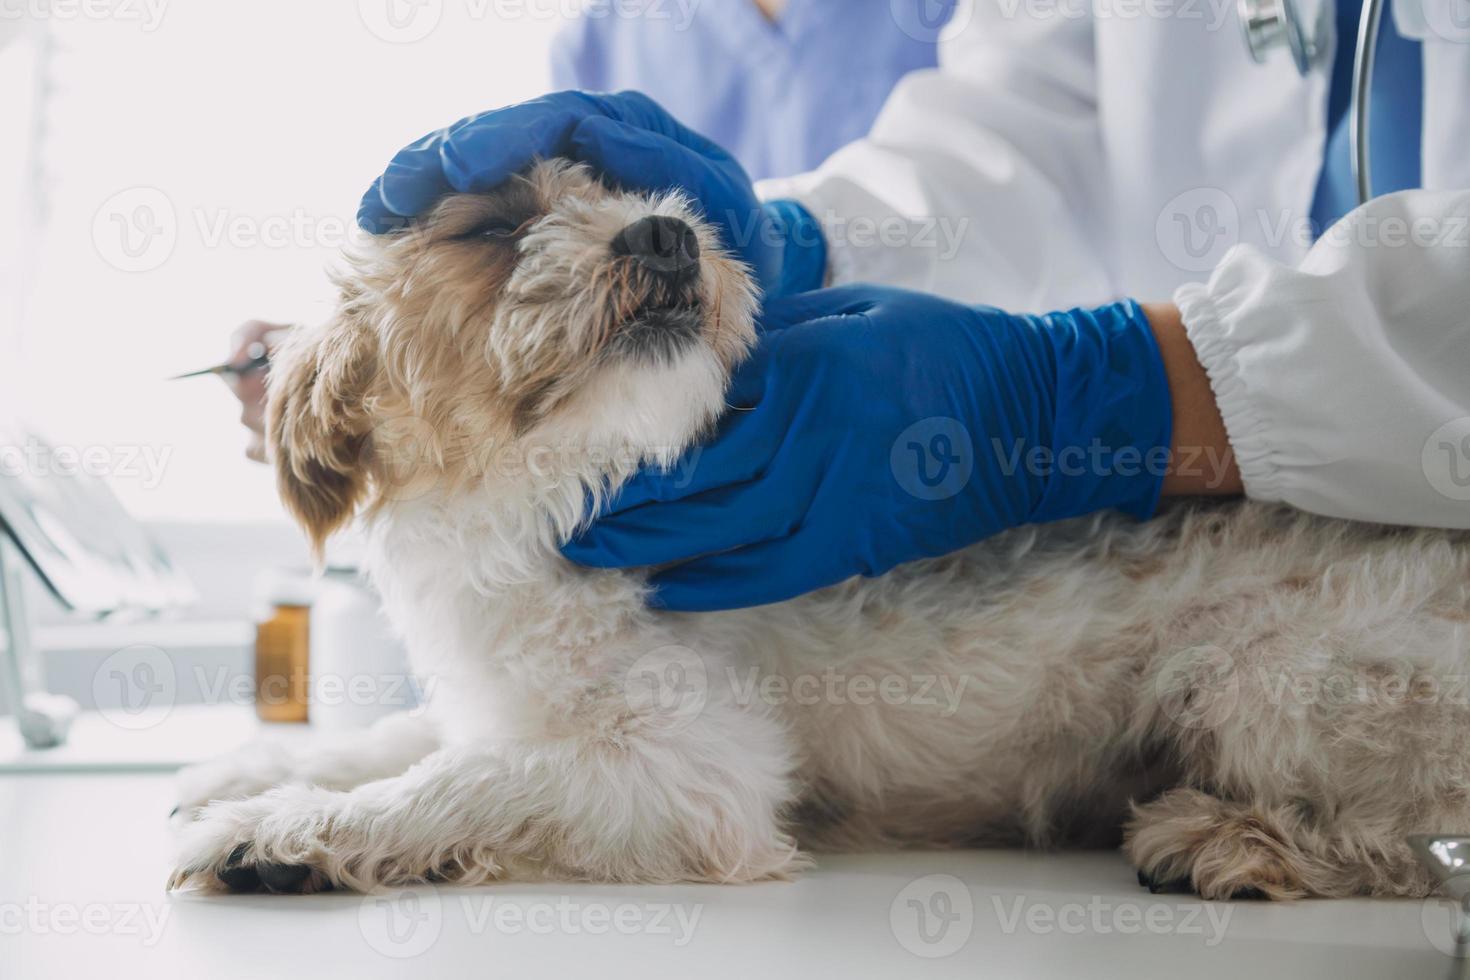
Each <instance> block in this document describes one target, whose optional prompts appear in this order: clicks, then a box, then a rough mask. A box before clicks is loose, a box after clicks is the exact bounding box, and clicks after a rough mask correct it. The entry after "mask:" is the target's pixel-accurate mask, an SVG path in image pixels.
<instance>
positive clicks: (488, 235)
mask: <svg viewBox="0 0 1470 980" xmlns="http://www.w3.org/2000/svg"><path fill="white" fill-rule="evenodd" d="M522 227H524V224H523V223H522V222H519V221H515V220H513V219H511V218H491V219H490V220H488V221H486V222H485V223H483V224H481V225H477V226H476V227H475V229H474V230H473V231H471V232H470V233H469V234H468V235H465V236H464V237H466V238H480V239H485V240H487V241H505V240H506V239H509V238H514V237H516V235H518V234H520V231H521V228H522Z"/></svg>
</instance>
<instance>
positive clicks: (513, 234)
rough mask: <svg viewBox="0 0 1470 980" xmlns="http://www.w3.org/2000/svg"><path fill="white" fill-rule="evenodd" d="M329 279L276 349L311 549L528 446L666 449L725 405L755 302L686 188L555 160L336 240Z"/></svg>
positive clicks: (598, 458)
mask: <svg viewBox="0 0 1470 980" xmlns="http://www.w3.org/2000/svg"><path fill="white" fill-rule="evenodd" d="M339 285H340V287H341V298H340V303H339V306H338V309H337V311H336V314H335V315H334V316H333V318H332V319H331V320H330V321H329V322H327V323H326V324H324V325H322V326H321V327H318V328H315V329H311V330H302V331H298V332H297V335H296V336H294V337H293V338H292V339H291V340H290V341H289V342H288V343H287V344H286V345H285V346H284V348H283V349H282V350H280V351H279V352H278V353H277V354H276V355H275V357H274V363H273V366H272V369H271V379H270V399H269V406H268V413H267V415H268V432H269V437H268V444H269V446H270V449H271V453H272V455H273V457H274V460H273V461H274V465H275V467H276V471H277V477H278V483H279V487H280V491H281V495H282V497H283V499H284V500H285V503H286V505H287V507H288V508H289V509H290V510H291V512H292V513H293V514H294V515H295V516H296V518H297V519H298V520H299V521H300V522H301V523H302V525H303V526H304V527H305V528H306V530H307V532H308V533H309V535H310V536H311V538H312V540H313V542H314V543H315V544H316V545H317V546H318V548H320V546H321V544H322V542H324V541H325V539H326V538H327V537H328V536H329V535H330V534H331V533H332V532H333V531H334V530H336V529H337V528H339V527H340V526H341V525H342V524H343V523H345V522H346V521H347V520H348V519H350V518H351V516H352V515H353V513H354V512H355V511H356V510H357V509H358V507H359V505H366V506H367V507H368V508H370V509H371V508H375V507H377V506H380V505H382V504H383V503H385V502H387V501H389V500H392V499H395V497H398V498H401V497H402V495H403V494H404V493H405V492H406V490H405V488H406V487H418V488H422V487H425V486H432V487H450V488H454V487H460V486H463V485H464V484H465V483H466V482H467V481H470V480H480V481H486V480H494V479H497V478H498V477H499V476H501V475H503V474H501V473H500V471H499V467H500V462H498V461H504V460H506V459H521V460H524V459H526V458H527V457H528V456H531V455H533V454H534V452H535V449H536V447H538V446H544V447H545V448H546V449H547V450H548V452H549V455H548V457H547V458H548V459H549V460H551V461H550V462H549V463H547V464H546V465H548V466H551V467H559V468H561V469H562V470H565V471H566V472H563V473H561V474H559V478H560V479H564V480H568V481H571V482H578V481H580V482H581V483H585V484H588V485H590V484H592V483H594V482H596V481H599V480H603V479H606V478H608V477H609V476H614V477H616V476H623V475H626V472H613V471H614V470H618V467H619V466H620V465H621V466H622V468H623V469H624V470H626V469H631V466H635V465H637V464H638V463H641V462H649V461H654V462H664V463H667V462H669V461H671V460H672V459H673V457H675V456H676V455H678V454H679V453H680V452H681V451H682V450H683V449H685V448H686V447H687V446H688V445H689V443H690V442H691V441H693V440H694V439H695V438H696V437H697V436H698V435H699V434H700V433H701V432H702V431H703V430H705V429H706V428H707V427H708V426H709V425H710V424H711V423H712V422H713V421H714V419H715V418H717V417H718V415H719V413H720V412H721V410H722V409H723V407H724V391H725V387H726V384H727V382H728V377H729V372H730V369H731V368H732V367H734V366H735V364H736V363H737V362H738V361H739V360H740V359H741V358H742V357H743V356H744V354H745V352H746V350H747V348H748V346H749V344H750V342H751V340H752V337H753V326H752V322H753V315H754V308H755V302H756V298H755V290H754V286H753V284H752V281H751V279H750V276H749V274H748V271H747V269H746V268H745V266H743V265H742V264H740V263H739V262H738V261H737V260H735V259H733V258H732V257H730V256H729V255H728V254H726V253H725V252H724V251H723V250H722V248H721V246H720V244H719V239H718V237H717V236H716V233H715V231H714V229H713V228H712V227H711V226H709V225H708V224H707V223H706V222H704V221H703V220H702V219H701V218H700V217H699V216H698V215H697V213H696V212H695V211H694V210H693V208H692V207H691V205H690V204H689V202H688V201H687V200H686V199H685V198H683V197H682V196H680V195H677V194H665V195H660V196H653V197H650V196H647V195H639V194H629V193H622V192H618V191H614V190H610V189H609V188H608V187H606V186H605V185H603V184H602V183H601V182H600V181H599V180H598V179H597V178H596V177H595V176H594V175H593V174H592V173H591V171H589V170H588V169H586V168H585V167H581V166H575V165H572V164H568V163H566V162H564V161H549V162H544V163H541V164H538V165H537V166H536V167H534V168H533V169H532V170H531V171H530V172H529V173H528V174H526V175H524V176H522V177H518V178H516V179H514V180H512V181H511V182H510V183H508V184H507V185H505V186H503V187H501V188H500V189H498V190H496V191H494V192H492V193H488V194H460V195H454V196H450V197H448V198H446V199H445V200H443V201H442V202H441V203H440V204H439V205H438V206H437V207H436V208H435V209H434V211H433V212H432V213H431V214H430V215H429V216H428V217H427V219H426V220H424V221H422V222H421V223H418V224H416V225H415V226H413V227H411V228H408V229H405V230H403V231H401V232H398V233H395V234H391V235H386V236H379V237H376V238H373V239H371V240H369V241H368V242H366V243H365V244H363V245H361V246H359V247H356V248H354V249H352V250H349V254H348V262H347V268H346V271H345V272H344V273H342V274H341V275H340V276H339ZM613 460H624V461H625V462H624V463H622V464H617V463H614V462H612V461H613ZM628 461H631V465H629V462H628ZM543 475H544V474H543ZM579 489H580V488H579ZM411 492H413V493H421V492H422V491H421V490H413V491H411Z"/></svg>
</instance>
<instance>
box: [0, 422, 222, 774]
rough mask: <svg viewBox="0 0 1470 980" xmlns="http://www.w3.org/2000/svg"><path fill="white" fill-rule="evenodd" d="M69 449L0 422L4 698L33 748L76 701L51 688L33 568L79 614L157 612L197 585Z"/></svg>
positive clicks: (0, 692) (189, 597)
mask: <svg viewBox="0 0 1470 980" xmlns="http://www.w3.org/2000/svg"><path fill="white" fill-rule="evenodd" d="M0 418H3V416H0ZM68 458H69V457H67V456H66V455H64V454H58V452H57V450H55V449H54V448H53V447H52V446H51V445H50V444H49V443H47V442H46V441H45V440H43V439H41V437H40V436H38V435H37V434H36V433H34V432H33V431H31V430H29V429H27V428H25V427H23V426H20V425H17V424H13V423H9V422H5V421H0V532H3V533H0V570H3V576H0V593H3V595H0V608H3V611H4V616H5V622H4V630H3V634H0V638H3V642H4V647H3V650H0V697H3V701H0V703H3V704H4V705H5V707H6V708H8V709H9V710H10V712H11V713H12V714H13V715H14V716H15V718H16V721H17V725H18V728H19V730H20V734H21V737H22V738H23V739H24V740H25V743H26V745H27V746H29V747H30V748H52V747H55V746H57V745H60V744H62V743H63V742H64V741H65V740H66V734H67V729H68V728H69V727H70V724H71V721H72V719H73V718H74V717H75V716H76V712H77V705H76V702H74V701H72V700H71V699H70V698H65V697H59V696H57V695H52V694H48V693H46V691H45V686H44V683H43V681H42V671H41V664H40V661H39V660H38V653H37V651H36V649H35V647H34V645H33V644H32V642H31V634H30V619H29V616H28V610H27V603H26V588H25V585H26V581H25V579H26V569H27V568H29V570H30V571H31V572H33V573H34V574H35V575H36V576H38V577H39V579H40V581H41V583H42V584H43V585H45V587H46V589H47V590H48V591H49V592H50V593H51V594H52V595H53V596H54V597H55V598H56V600H57V601H58V602H60V603H61V605H62V606H63V607H65V608H66V609H67V610H69V611H71V612H74V613H76V614H78V615H85V616H93V617H104V616H109V617H111V616H123V615H129V614H131V615H137V614H153V613H159V612H163V611H166V610H170V609H176V608H178V607H180V606H183V605H186V604H188V603H189V602H191V601H193V599H194V590H193V587H192V586H190V584H189V583H188V581H187V580H186V579H185V578H184V577H183V576H182V575H181V574H180V573H179V572H178V571H176V570H175V569H174V567H173V566H172V565H171V564H170V562H169V560H168V556H167V555H165V554H164V553H163V551H162V550H161V549H160V548H159V547H158V545H157V544H156V543H155V542H154V541H153V539H152V538H151V537H150V536H149V534H148V532H146V531H145V530H144V529H143V528H142V527H141V526H140V525H139V524H137V523H136V522H135V521H134V520H133V519H132V518H131V517H130V516H129V515H128V513H127V511H125V510H124V509H123V506H122V504H120V503H119V502H118V500H117V498H116V497H115V496H113V494H112V491H111V490H109V489H108V487H107V485H106V484H105V483H103V482H102V480H101V479H100V478H98V477H94V476H91V475H89V474H88V473H87V471H86V467H85V466H84V465H82V463H81V461H80V460H72V461H71V462H68V461H67V460H68Z"/></svg>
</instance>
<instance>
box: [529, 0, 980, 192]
mask: <svg viewBox="0 0 1470 980" xmlns="http://www.w3.org/2000/svg"><path fill="white" fill-rule="evenodd" d="M911 6H912V5H908V4H898V5H895V4H894V3H892V0H713V2H706V3H695V4H692V5H687V6H686V5H680V4H675V3H671V2H666V3H653V4H650V5H649V6H648V7H647V8H646V9H644V10H643V11H642V12H641V13H640V15H639V16H618V15H617V11H618V7H617V5H610V4H607V3H594V4H592V5H591V6H589V8H588V10H587V12H586V13H585V14H584V15H583V16H582V17H581V18H579V19H578V20H576V21H575V22H573V23H572V24H570V25H569V26H568V27H567V28H566V29H564V30H563V31H562V33H561V34H560V35H559V36H558V37H557V39H556V43H555V45H554V47H553V50H552V80H553V82H554V84H555V87H556V88H558V89H584V90H590V91H603V92H612V91H618V90H621V89H636V90H638V91H640V92H643V93H644V94H646V95H649V96H652V97H653V98H654V100H655V101H657V102H658V103H659V104H661V105H662V106H664V107H665V108H666V109H668V110H669V111H670V112H671V113H672V114H673V115H674V116H675V117H677V118H678V119H679V120H680V121H681V122H683V123H684V124H685V125H686V126H689V127H691V128H693V129H695V130H698V131H699V132H701V133H703V134H705V135H706V136H708V137H710V138H711V139H713V140H714V141H715V142H716V143H718V144H720V145H721V146H723V147H725V148H726V149H727V150H729V151H730V152H731V153H732V154H733V155H734V156H735V158H736V159H737V160H739V161H740V163H741V164H742V165H743V166H744V167H745V169H746V171H747V172H748V173H749V174H750V176H751V177H752V178H754V179H756V180H761V179H763V178H766V177H786V176H790V175H792V174H797V173H803V172H805V171H807V170H811V169H813V168H815V167H816V166H817V165H818V164H819V163H821V162H822V161H823V160H825V159H826V158H827V157H828V156H830V155H831V154H832V153H833V152H834V151H836V150H837V149H839V148H840V147H842V146H845V145H846V144H848V143H850V142H852V141H853V140H856V139H858V138H860V137H862V136H866V135H867V133H868V129H869V128H870V127H871V126H872V124H873V121H874V119H876V118H877V116H878V110H879V109H881V108H882V107H883V103H884V100H886V99H887V98H888V95H889V93H890V92H891V91H892V89H893V86H894V85H895V84H896V83H897V82H898V80H899V79H900V78H902V77H903V76H904V75H906V74H908V73H909V72H911V71H915V70H917V69H921V68H933V67H935V66H936V64H937V63H938V54H937V49H938V44H937V41H938V38H939V35H940V33H941V32H942V30H943V27H944V25H945V23H946V22H947V21H948V20H949V18H950V16H951V15H952V14H953V12H954V4H953V3H931V4H929V6H930V7H931V8H932V9H931V10H928V11H925V10H923V9H921V8H920V7H912V9H910V7H911ZM839 68H840V69H841V70H837V69H839Z"/></svg>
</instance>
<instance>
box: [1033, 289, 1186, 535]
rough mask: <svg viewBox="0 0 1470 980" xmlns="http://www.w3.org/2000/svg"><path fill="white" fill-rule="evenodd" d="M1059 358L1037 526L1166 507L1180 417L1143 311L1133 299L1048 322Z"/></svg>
mask: <svg viewBox="0 0 1470 980" xmlns="http://www.w3.org/2000/svg"><path fill="white" fill-rule="evenodd" d="M1041 322H1042V324H1043V329H1042V331H1041V333H1042V335H1043V336H1044V337H1045V339H1046V340H1047V342H1048V343H1049V344H1050V346H1051V348H1052V351H1053V352H1054V357H1055V364H1056V389H1055V391H1056V404H1055V415H1054V422H1053V426H1052V430H1051V433H1050V439H1051V446H1050V453H1049V454H1048V455H1049V457H1050V459H1049V467H1050V474H1049V476H1048V479H1047V481H1046V486H1045V490H1044V491H1043V493H1042V497H1041V500H1040V502H1039V503H1038V504H1037V506H1036V508H1035V509H1034V510H1033V511H1032V513H1031V515H1030V517H1029V519H1028V523H1043V522H1046V521H1057V520H1064V519H1067V518H1072V517H1081V516H1083V515H1085V514H1091V513H1095V512H1097V511H1101V510H1120V511H1123V512H1124V513H1127V514H1130V515H1132V516H1133V517H1136V518H1138V519H1139V520H1147V519H1148V518H1150V517H1152V516H1153V515H1154V513H1155V511H1157V509H1158V505H1159V497H1160V495H1161V494H1162V492H1163V487H1164V476H1165V473H1166V471H1167V470H1168V465H1169V449H1170V443H1171V440H1172V438H1173V426H1174V415H1173V405H1172V402H1171V400H1170V392H1169V379H1168V375H1167V374H1166V373H1165V371H1164V361H1163V356H1162V355H1161V354H1160V353H1159V347H1158V342H1157V341H1156V340H1155V338H1154V332H1153V328H1152V327H1151V326H1150V325H1149V322H1148V318H1147V317H1146V316H1145V315H1144V312H1143V309H1142V308H1141V307H1140V306H1139V305H1138V303H1136V302H1135V301H1133V300H1131V299H1130V300H1125V301H1123V302H1120V303H1114V304H1111V305H1109V306H1103V307H1099V308H1098V309H1095V310H1072V311H1070V312H1067V313H1054V314H1051V315H1049V316H1046V317H1042V318H1041Z"/></svg>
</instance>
